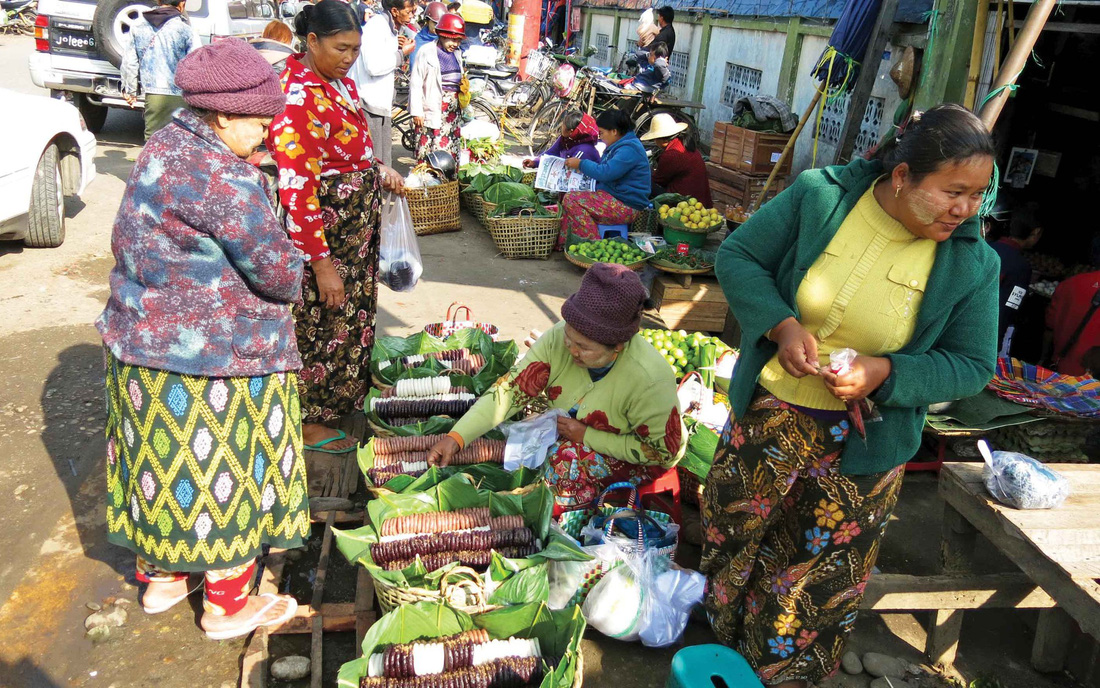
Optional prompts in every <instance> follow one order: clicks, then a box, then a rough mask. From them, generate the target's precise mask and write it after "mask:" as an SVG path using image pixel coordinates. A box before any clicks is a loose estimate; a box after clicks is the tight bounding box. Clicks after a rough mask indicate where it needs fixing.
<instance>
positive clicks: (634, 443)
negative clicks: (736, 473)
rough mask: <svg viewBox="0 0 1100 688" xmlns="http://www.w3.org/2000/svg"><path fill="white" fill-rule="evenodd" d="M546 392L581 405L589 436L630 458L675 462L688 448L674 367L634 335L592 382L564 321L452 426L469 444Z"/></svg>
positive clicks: (603, 449)
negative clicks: (569, 344)
mask: <svg viewBox="0 0 1100 688" xmlns="http://www.w3.org/2000/svg"><path fill="white" fill-rule="evenodd" d="M540 396H541V397H543V398H545V399H546V400H547V401H548V402H549V405H550V407H551V408H557V409H562V410H563V411H568V410H569V409H572V408H573V407H574V406H579V408H578V409H577V420H579V421H580V422H582V423H584V424H585V425H587V426H588V429H587V430H585V433H584V443H585V444H586V445H587V446H588V447H589V448H590V449H592V450H593V451H595V452H599V453H600V454H603V455H604V456H609V457H612V458H615V459H619V460H621V461H626V462H628V463H633V464H640V465H648V466H664V467H668V466H673V465H675V464H676V462H677V461H679V459H680V457H681V456H682V455H683V453H684V445H685V441H684V425H683V421H682V420H681V418H680V413H679V410H678V404H677V401H676V379H675V377H674V376H673V373H672V368H670V367H669V365H668V363H667V362H666V361H665V359H664V358H663V357H662V356H661V355H660V354H659V353H657V350H656V349H654V348H653V346H652V345H650V344H649V342H647V341H645V340H644V339H642V337H641V335H637V334H636V335H634V336H633V337H632V338H631V339H630V341H628V342H627V343H626V346H625V347H624V348H623V350H622V353H620V354H619V356H618V358H617V359H615V365H613V366H612V367H611V370H610V371H608V373H607V375H606V376H605V377H604V378H603V379H602V380H600V381H599V382H593V381H592V378H591V376H589V374H588V370H587V369H585V368H581V367H580V366H578V365H577V364H576V363H574V362H573V358H572V356H570V355H569V351H568V350H567V349H566V347H565V323H564V322H559V323H558V324H556V325H554V326H553V327H552V328H550V330H548V331H547V332H546V333H545V334H544V335H542V336H541V337H539V339H538V341H536V342H535V344H534V345H533V346H532V347H531V349H530V351H528V352H527V354H526V355H525V356H524V357H523V358H522V359H520V360H519V361H517V362H516V365H515V366H513V367H512V369H511V370H510V371H509V372H508V374H507V375H504V376H503V377H501V378H500V379H499V380H498V381H497V382H496V383H495V384H494V385H493V387H492V388H491V389H490V390H489V391H487V392H486V393H485V394H484V395H482V397H481V399H479V400H478V401H477V403H476V404H474V406H473V408H471V409H470V410H469V411H468V412H467V413H466V415H464V416H463V417H462V418H461V420H459V421H458V422H457V423H455V426H454V430H453V432H455V433H457V434H458V435H459V436H460V437H462V440H463V442H464V443H465V444H469V443H470V442H472V441H473V440H475V439H477V438H478V437H480V436H481V435H483V434H485V432H487V431H488V430H491V429H492V428H494V427H496V426H497V425H499V424H500V423H502V422H503V421H505V420H507V419H508V418H510V417H511V416H513V415H514V414H515V413H516V412H517V411H519V410H520V409H522V408H523V407H524V406H526V405H527V403H528V402H529V401H531V399H533V398H536V397H540Z"/></svg>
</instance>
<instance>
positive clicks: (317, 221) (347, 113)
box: [268, 0, 402, 454]
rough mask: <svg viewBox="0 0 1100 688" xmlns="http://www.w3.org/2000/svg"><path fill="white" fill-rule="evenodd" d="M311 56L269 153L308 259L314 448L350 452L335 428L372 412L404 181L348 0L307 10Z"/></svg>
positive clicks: (304, 379)
mask: <svg viewBox="0 0 1100 688" xmlns="http://www.w3.org/2000/svg"><path fill="white" fill-rule="evenodd" d="M294 24H295V30H296V31H297V33H298V35H299V36H301V37H302V38H303V40H304V42H305V44H306V46H307V49H306V52H305V53H303V54H299V55H293V56H291V57H288V58H287V61H286V70H285V71H284V72H283V75H282V83H283V90H284V91H286V94H287V108H286V111H284V112H283V114H282V115H280V116H279V117H276V118H275V121H274V123H273V124H272V126H271V132H270V135H269V138H268V148H269V149H270V150H271V152H272V155H273V156H274V158H275V161H276V162H277V163H278V165H279V199H280V201H281V202H282V205H283V207H284V208H286V215H287V218H286V224H287V231H288V232H289V234H290V238H291V239H292V240H293V241H294V245H295V246H297V247H298V248H299V249H300V250H301V251H302V252H303V253H305V260H306V270H305V277H304V283H303V289H302V297H303V303H302V304H301V305H300V306H298V307H297V308H296V309H295V312H294V316H295V320H296V327H297V336H298V350H299V351H300V352H301V355H302V371H301V374H300V382H299V394H300V396H301V400H302V422H303V426H302V435H303V440H304V442H305V445H306V448H307V449H313V450H317V451H324V452H329V453H337V454H338V453H344V452H348V451H352V450H353V449H355V446H356V441H355V439H354V438H349V437H347V436H346V435H345V434H344V433H343V432H342V431H340V430H336V429H333V428H329V427H327V426H326V425H325V423H329V422H332V421H335V420H338V419H339V418H340V417H341V416H343V415H345V414H348V413H350V412H352V411H353V410H354V409H357V408H360V407H361V406H362V404H363V398H364V396H365V395H366V389H367V381H366V378H367V370H368V361H369V357H370V351H371V347H372V346H373V344H374V315H375V302H376V299H377V295H378V290H377V284H376V282H375V273H376V271H377V268H378V245H379V208H380V195H381V193H380V192H381V190H383V189H385V190H392V191H397V192H400V191H401V188H402V183H401V176H400V175H399V174H397V173H396V172H394V171H393V170H392V169H390V168H388V167H386V166H385V165H381V164H377V163H376V162H375V160H374V153H373V150H372V145H371V138H370V133H369V130H368V125H367V119H366V113H364V112H363V111H362V110H361V109H360V108H359V105H358V103H359V95H358V93H356V91H355V84H354V82H353V81H352V80H351V79H349V78H347V73H348V70H349V69H350V68H351V66H352V64H354V62H355V59H356V57H357V56H358V55H359V44H360V35H361V32H362V30H361V28H360V26H359V21H358V18H357V17H356V16H355V12H354V11H353V10H352V9H351V7H350V6H349V5H347V4H346V3H343V2H341V1H340V0H321V2H319V3H317V4H316V5H306V6H305V7H304V8H302V11H301V12H300V13H299V14H298V16H297V17H296V18H295V22H294Z"/></svg>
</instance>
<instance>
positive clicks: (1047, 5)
mask: <svg viewBox="0 0 1100 688" xmlns="http://www.w3.org/2000/svg"><path fill="white" fill-rule="evenodd" d="M1056 2H1057V0H1038V1H1037V2H1036V3H1035V4H1033V5H1032V6H1031V10H1030V11H1029V12H1028V13H1027V19H1026V20H1025V21H1024V26H1023V28H1022V29H1020V33H1019V34H1018V35H1017V36H1016V42H1015V43H1013V44H1012V48H1011V49H1010V50H1009V51H1008V56H1007V57H1005V61H1004V64H1003V65H1001V71H1000V73H999V74H998V75H997V80H996V81H995V82H994V83H993V90H992V91H991V93H992V92H997V89H1000V88H1001V87H1003V86H1007V85H1010V84H1013V83H1015V82H1016V78H1017V77H1018V76H1019V75H1020V73H1021V72H1022V71H1023V69H1024V65H1026V64H1027V60H1028V57H1030V56H1031V51H1032V50H1034V49H1035V42H1036V41H1037V40H1039V34H1040V33H1042V31H1043V27H1044V26H1046V23H1047V19H1048V18H1049V17H1050V13H1051V12H1052V11H1053V10H1054V5H1055V4H1056ZM1009 93H1010V91H1009V89H1007V88H1005V89H1003V90H1001V91H1000V92H997V95H996V96H994V97H993V98H991V99H990V100H989V101H988V102H987V103H986V104H985V105H984V106H983V107H982V114H981V117H982V122H983V123H984V124H985V126H986V128H987V129H989V130H990V131H992V130H993V125H994V124H996V123H997V118H998V117H999V116H1000V114H1001V110H1003V109H1004V106H1005V102H1007V101H1008V96H1009Z"/></svg>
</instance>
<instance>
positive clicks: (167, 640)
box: [0, 36, 1066, 688]
mask: <svg viewBox="0 0 1100 688" xmlns="http://www.w3.org/2000/svg"><path fill="white" fill-rule="evenodd" d="M31 50H33V42H32V40H31V39H28V38H15V37H10V36H2V37H0V86H2V87H5V88H11V89H15V90H19V91H25V92H32V93H33V92H38V90H37V89H35V87H34V86H33V85H32V84H31V83H30V80H29V77H28V76H27V70H26V58H27V55H28V54H29V53H30V52H31ZM140 137H141V120H140V117H138V116H137V115H135V114H132V113H120V112H118V111H113V112H112V113H111V115H110V117H109V118H108V121H107V126H106V129H105V130H104V132H103V134H102V135H101V136H100V147H99V156H98V158H97V161H96V164H97V167H98V169H99V176H98V178H97V179H96V180H95V182H94V183H93V184H92V185H91V186H90V187H89V188H88V190H87V191H86V192H85V195H84V199H83V201H82V202H80V203H73V204H70V206H69V208H68V215H69V219H68V234H67V240H66V242H65V244H64V245H63V246H61V247H60V248H57V249H52V250H32V249H24V248H23V247H22V246H21V245H19V244H18V243H14V242H0V285H2V288H0V314H2V316H3V317H0V380H2V381H3V382H2V383H0V457H2V460H0V524H3V527H2V528H0V552H2V553H3V554H2V556H0V686H4V687H10V688H22V687H27V688H49V687H53V686H89V687H91V686H103V687H109V686H114V687H116V688H128V687H144V686H150V687H152V686H156V687H157V688H195V687H198V686H213V687H214V688H220V687H222V686H229V685H236V681H237V676H238V671H239V663H240V654H241V650H242V647H243V642H233V641H227V642H221V643H217V642H212V641H208V640H207V639H206V638H205V636H204V635H203V634H202V633H201V632H200V631H199V629H198V627H197V617H198V613H199V612H200V608H199V605H198V603H197V599H196V600H195V601H193V603H192V606H191V607H188V606H186V605H180V606H179V607H177V608H176V609H174V610H172V611H170V612H168V613H166V614H163V615H161V616H155V617H148V616H145V615H144V614H142V613H141V612H140V610H138V609H137V608H136V604H130V605H129V606H128V607H127V608H128V609H129V611H130V614H129V618H128V620H127V622H126V624H125V626H124V627H123V628H121V629H119V631H117V632H116V633H114V634H113V635H112V637H111V638H110V639H108V640H107V641H106V642H103V643H101V644H98V645H96V644H93V643H92V642H91V641H89V640H87V639H86V638H85V637H84V627H83V622H84V618H85V617H86V616H87V615H88V614H89V613H90V611H89V608H88V607H87V606H86V605H88V604H93V605H94V604H97V603H98V604H102V603H104V601H105V600H110V599H111V598H118V599H122V600H127V601H130V600H134V599H135V597H136V588H135V586H134V578H133V573H134V571H133V568H134V567H133V559H132V556H131V555H130V554H129V553H128V552H126V551H125V550H122V549H120V548H117V547H114V546H111V545H109V544H107V542H106V535H105V528H104V522H103V495H104V491H105V485H104V479H103V457H104V452H105V448H104V440H103V435H102V428H103V423H104V409H103V399H102V397H103V390H102V352H101V346H100V342H99V337H98V335H97V333H96V331H95V329H94V328H93V327H92V325H91V323H92V321H93V320H94V318H95V317H96V316H97V315H98V313H99V312H100V310H101V309H102V307H103V303H104V302H105V300H106V297H107V294H108V290H107V276H108V273H109V271H110V269H111V267H112V265H113V260H112V258H111V256H110V231H111V224H112V222H113V218H114V214H115V212H116V210H117V208H118V204H119V200H120V198H121V195H122V192H123V189H124V186H125V180H126V177H127V175H128V173H129V170H130V167H131V166H132V164H133V160H134V159H135V157H136V155H137V154H138V152H139V151H140ZM395 150H399V149H396V148H395ZM420 248H421V252H422V255H423V257H424V260H425V264H426V270H425V275H424V279H423V282H422V283H421V284H420V285H419V286H418V287H417V288H416V290H415V291H413V292H411V293H408V294H395V293H392V292H389V291H386V290H384V289H383V291H382V295H381V299H380V305H379V316H378V322H379V328H380V334H383V335H405V334H410V333H412V332H414V331H416V330H418V329H419V328H421V327H422V326H423V324H424V323H427V322H430V321H433V320H438V319H440V318H441V317H442V315H443V313H444V312H445V311H446V309H447V306H448V305H449V304H450V303H452V302H453V301H461V302H463V303H466V304H468V305H469V306H470V307H471V308H472V310H473V312H474V314H475V315H476V316H478V317H480V318H484V319H487V320H491V321H492V322H493V323H496V324H497V325H499V326H500V327H501V329H502V336H503V337H505V338H516V339H519V340H522V338H523V337H524V336H525V335H526V333H527V332H528V331H529V330H530V329H531V328H533V327H534V328H538V329H540V330H544V329H546V327H548V326H549V325H550V324H552V323H553V322H554V321H556V320H557V318H558V313H559V308H560V306H561V303H562V301H563V300H564V298H565V297H566V296H568V295H569V294H570V293H572V291H573V290H574V289H575V288H576V286H577V284H578V283H579V280H580V276H581V273H580V271H579V270H577V269H575V268H573V267H572V266H570V265H568V264H567V263H565V262H564V261H563V260H561V259H560V258H555V259H553V260H550V261H508V260H505V259H503V258H501V257H499V256H497V255H496V251H495V248H494V246H493V244H492V241H491V239H490V238H489V236H488V235H487V234H486V233H485V232H484V231H482V230H480V229H479V228H478V226H477V225H476V223H475V222H474V221H473V220H472V219H471V218H469V217H464V226H463V230H462V231H461V232H457V233H452V234H444V235H437V236H432V237H426V238H424V239H423V240H422V241H421V242H420ZM941 512H942V504H941V502H940V501H939V499H938V497H937V496H936V487H935V479H934V477H933V476H930V475H927V474H917V475H913V476H910V477H909V478H907V480H906V484H905V487H904V489H903V491H902V497H901V505H900V506H899V509H898V512H897V514H896V517H895V522H894V523H893V524H892V525H891V527H890V530H889V533H888V535H887V538H886V542H885V545H884V548H883V553H882V557H881V561H880V567H881V568H882V570H884V571H892V572H906V573H915V574H931V573H933V572H934V571H935V570H936V559H937V556H938V555H937V547H938V533H939V521H940V518H941ZM689 549H690V548H689ZM335 556H337V557H338V556H339V555H335ZM685 556H687V557H688V558H690V556H691V552H690V551H685ZM695 556H697V554H696V555H695ZM989 559H990V560H993V559H994V557H992V556H990V557H989ZM923 623H924V619H923V618H918V617H917V616H914V615H890V616H877V615H873V614H867V615H864V616H863V617H862V618H861V619H860V621H859V622H858V624H857V626H856V630H855V634H854V636H853V638H852V643H851V645H852V648H853V649H855V650H856V651H857V652H864V651H868V650H875V651H879V652H886V653H889V654H894V655H899V656H904V657H906V658H908V659H909V660H910V661H913V662H919V661H920V659H921V649H922V648H923V643H924V632H923V628H922V627H923ZM1033 625H1034V615H1033V614H1029V613H1016V612H980V613H970V614H968V615H967V619H966V623H965V625H964V634H963V641H962V644H961V651H960V661H959V664H958V669H959V670H960V672H961V674H962V675H963V676H964V677H966V678H967V679H972V678H975V677H977V676H979V675H982V674H990V675H995V676H997V677H998V678H999V679H1000V681H1001V684H1002V685H1003V686H1005V688H1014V687H1018V688H1045V687H1047V686H1057V685H1066V679H1064V678H1062V677H1058V676H1054V677H1049V676H1040V675H1038V674H1035V673H1034V672H1032V671H1031V670H1030V668H1029V667H1028V657H1029V648H1030V637H1031V632H1032V631H1031V629H1032V627H1033ZM712 640H713V638H712V636H711V634H710V631H709V629H707V628H705V627H703V626H702V625H699V624H697V623H693V625H692V626H691V627H689V629H688V632H687V634H686V636H685V642H686V643H690V644H694V643H702V642H711V641H712ZM280 642H282V643H284V646H283V647H282V648H281V649H280V646H278V645H276V648H275V649H276V650H277V651H279V652H292V651H295V647H294V645H295V643H299V644H300V641H299V640H294V639H291V640H286V641H280ZM340 643H342V645H341V644H340ZM676 649H677V648H669V649H665V650H651V649H642V648H641V646H639V645H637V644H627V643H620V642H617V641H613V640H608V639H606V638H603V637H602V636H599V635H597V634H595V633H590V634H589V636H588V637H587V638H586V640H585V641H584V652H585V685H586V686H590V687H592V688H604V687H606V688H611V687H617V686H623V685H631V686H636V687H637V688H659V687H660V686H663V685H664V682H665V680H666V677H667V675H668V667H669V662H670V660H671V658H672V655H673V654H674V653H675V651H676ZM297 651H301V648H300V647H298V648H297ZM351 651H352V647H351V643H350V642H348V641H347V640H343V641H338V643H337V644H336V645H334V646H333V649H332V651H331V652H329V656H330V657H331V658H332V660H331V661H332V662H334V663H335V662H337V661H338V660H339V657H340V655H341V654H344V655H348V656H349V655H350V653H351ZM349 658H350V656H349ZM330 669H331V668H330ZM326 673H328V672H326ZM868 681H869V679H867V678H866V677H846V676H845V677H837V678H835V679H830V680H828V681H826V682H825V683H824V684H823V688H834V687H840V686H844V687H853V688H855V687H859V688H862V687H863V686H865V685H867V683H868Z"/></svg>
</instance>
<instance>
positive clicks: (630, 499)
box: [596, 482, 638, 509]
mask: <svg viewBox="0 0 1100 688" xmlns="http://www.w3.org/2000/svg"><path fill="white" fill-rule="evenodd" d="M616 490H630V494H629V495H628V496H627V499H626V508H627V509H633V508H634V505H635V504H637V503H638V488H636V487H634V486H633V485H631V484H630V483H628V482H621V483H611V484H610V485H608V486H607V489H605V490H604V491H603V492H601V493H600V498H599V499H597V500H596V507H597V508H599V507H602V506H605V504H604V499H606V498H607V495H608V494H609V493H611V492H614V491H616Z"/></svg>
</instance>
